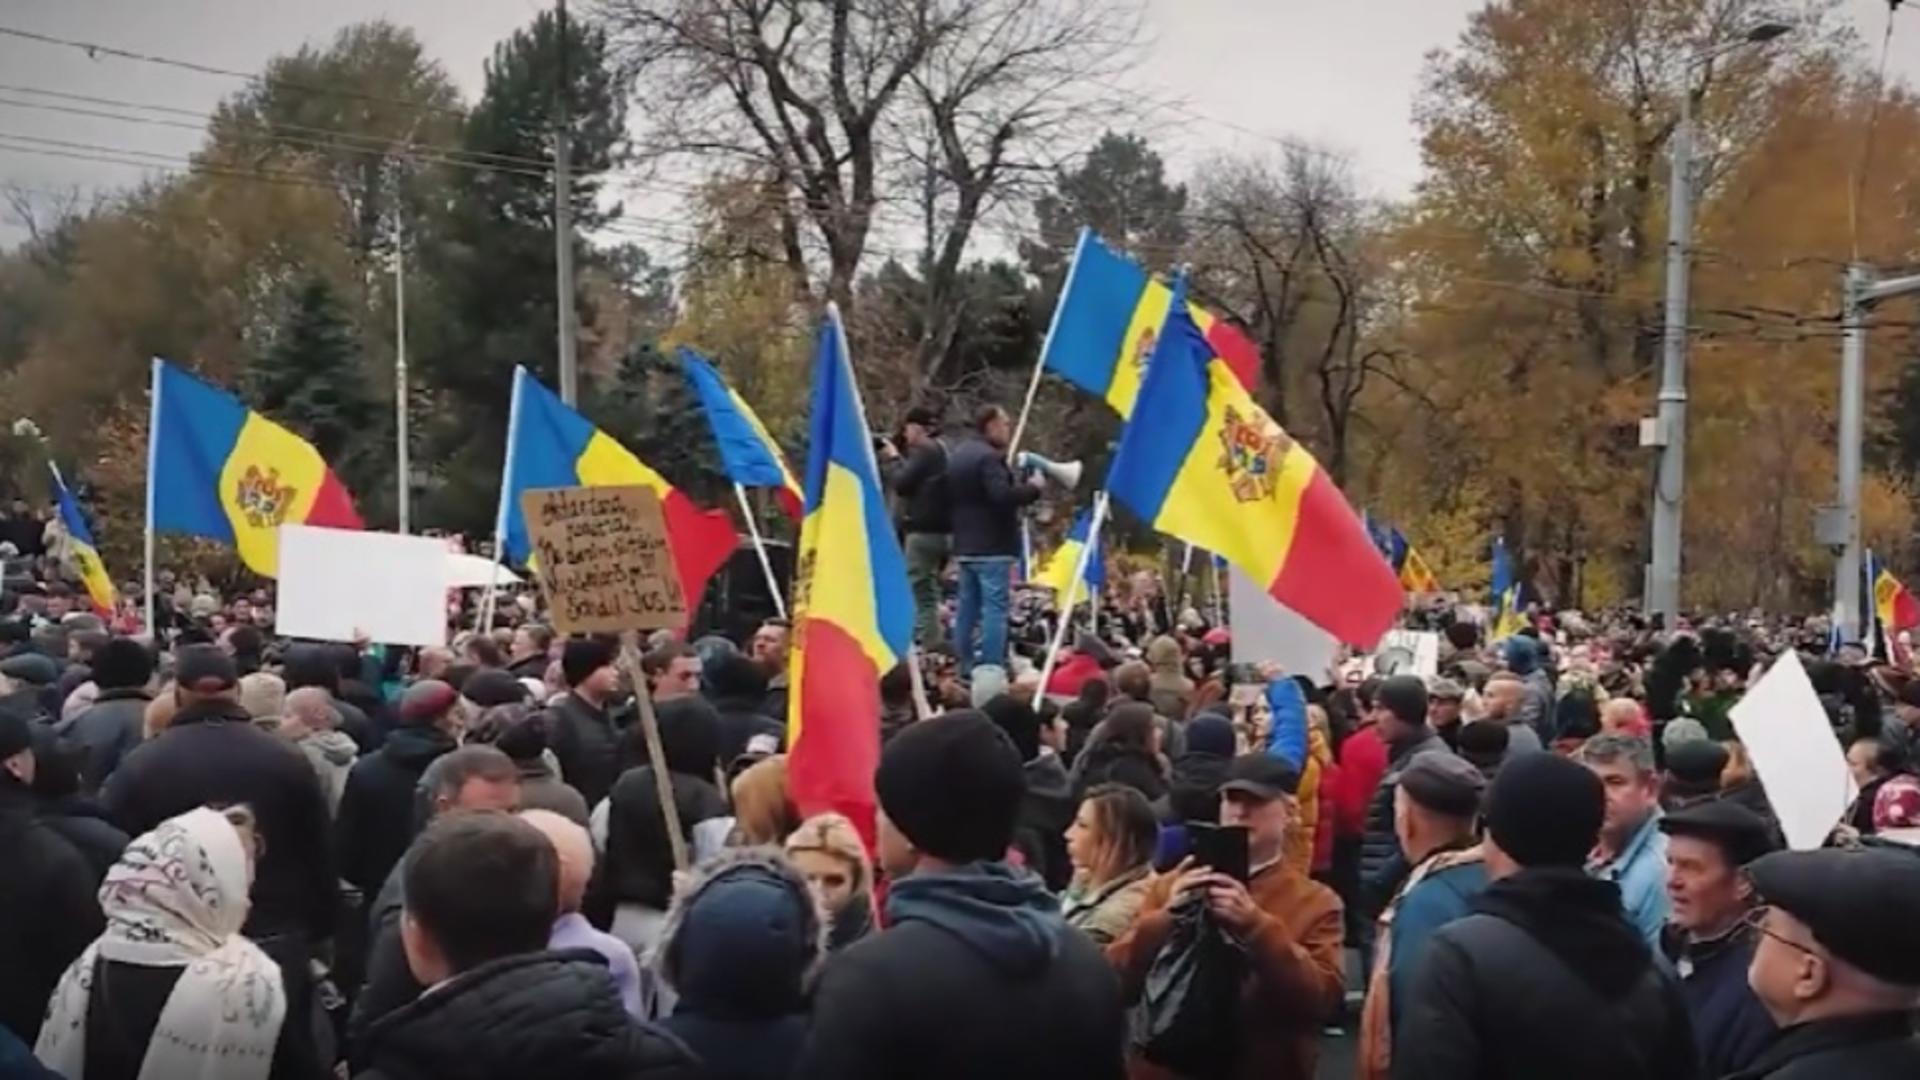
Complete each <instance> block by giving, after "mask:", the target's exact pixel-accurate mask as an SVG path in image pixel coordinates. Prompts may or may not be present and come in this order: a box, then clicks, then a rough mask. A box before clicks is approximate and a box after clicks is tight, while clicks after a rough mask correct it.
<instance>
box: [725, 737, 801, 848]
mask: <svg viewBox="0 0 1920 1080" xmlns="http://www.w3.org/2000/svg"><path fill="white" fill-rule="evenodd" d="M729 794H731V795H732V796H733V831H734V839H733V841H732V843H734V844H735V845H736V846H739V847H762V846H765V845H768V844H778V843H780V842H781V841H782V840H784V839H785V838H786V836H787V835H788V834H789V833H791V832H793V830H795V829H797V828H799V827H800V811H799V810H798V809H796V808H795V807H794V805H793V796H792V793H791V792H790V791H789V790H788V787H787V758H786V755H785V754H775V755H773V756H772V757H770V758H766V759H764V760H761V761H756V762H754V763H753V764H752V765H749V766H747V767H746V768H745V769H742V770H741V771H740V775H738V776H736V777H734V778H733V783H732V784H731V785H729Z"/></svg>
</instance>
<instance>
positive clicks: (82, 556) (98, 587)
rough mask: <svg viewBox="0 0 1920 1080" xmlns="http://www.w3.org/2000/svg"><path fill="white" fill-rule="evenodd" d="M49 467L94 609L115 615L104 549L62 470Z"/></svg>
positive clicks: (75, 562)
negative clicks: (68, 486) (102, 557)
mask: <svg viewBox="0 0 1920 1080" xmlns="http://www.w3.org/2000/svg"><path fill="white" fill-rule="evenodd" d="M47 468H49V469H51V470H53V498H54V501H55V502H56V503H58V504H59V508H60V524H61V525H63V526H65V527H66V530H67V543H68V546H69V547H70V549H71V550H72V553H73V565H74V568H75V569H77V570H79V571H80V582H81V584H83V585H85V586H86V587H87V596H88V597H90V598H91V599H92V600H93V607H94V610H95V611H97V612H99V613H100V614H102V615H111V614H113V604H114V600H115V599H116V597H115V594H114V591H113V579H112V578H111V577H108V576H107V566H106V564H105V563H103V562H101V561H100V549H99V548H98V547H96V546H95V545H94V542H93V530H91V529H89V528H87V519H86V518H85V517H84V516H82V515H81V513H80V504H79V502H77V501H76V500H75V499H74V497H73V492H71V491H69V490H67V482H66V481H65V480H63V479H61V477H60V469H59V468H58V467H57V466H55V465H54V463H53V462H51V461H49V462H47Z"/></svg>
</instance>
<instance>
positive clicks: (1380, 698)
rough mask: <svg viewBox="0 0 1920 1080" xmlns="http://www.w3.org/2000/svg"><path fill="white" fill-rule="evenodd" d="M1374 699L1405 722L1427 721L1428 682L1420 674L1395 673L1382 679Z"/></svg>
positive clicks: (1418, 722) (1418, 724)
mask: <svg viewBox="0 0 1920 1080" xmlns="http://www.w3.org/2000/svg"><path fill="white" fill-rule="evenodd" d="M1373 700H1374V701H1375V702H1376V703H1378V704H1379V705H1380V707H1381V708H1384V709H1386V710H1387V711H1388V712H1390V713H1392V714H1393V715H1394V717H1395V718H1397V719H1398V720H1399V721H1400V722H1401V723H1403V724H1410V725H1412V726H1414V727H1419V726H1420V725H1422V724H1425V723H1426V722H1427V684H1426V681H1425V680H1423V679H1422V678H1420V676H1418V675H1394V676H1391V677H1389V678H1386V679H1382V680H1381V681H1380V688H1379V689H1377V690H1375V691H1374V692H1373Z"/></svg>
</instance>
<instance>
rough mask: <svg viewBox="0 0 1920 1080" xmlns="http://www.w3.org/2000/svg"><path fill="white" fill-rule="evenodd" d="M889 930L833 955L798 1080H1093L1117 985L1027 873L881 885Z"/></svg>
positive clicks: (982, 871)
mask: <svg viewBox="0 0 1920 1080" xmlns="http://www.w3.org/2000/svg"><path fill="white" fill-rule="evenodd" d="M887 914H888V917H889V923H890V926H889V928H888V929H887V930H884V931H882V932H880V933H878V934H875V935H873V936H871V937H869V938H866V939H865V940H862V941H860V942H857V943H855V944H854V945H851V946H849V947H848V948H847V949H846V950H845V951H843V952H839V953H836V954H834V956H833V958H832V959H831V960H830V961H829V962H828V963H827V966H826V969H825V971H824V972H823V973H822V975H821V978H820V985H819V989H818V990H817V991H816V993H815V995H814V1024H813V1031H812V1033H811V1035H810V1036H809V1038H808V1042H807V1049H806V1051H805V1053H803V1054H802V1055H801V1058H800V1064H799V1067H798V1068H797V1069H796V1071H795V1072H794V1074H793V1075H794V1076H795V1077H796V1078H803V1080H865V1078H869V1077H900V1078H902V1080H905V1078H908V1077H912V1078H915V1080H947V1078H953V1080H962V1078H965V1080H979V1078H980V1077H991V1078H993V1080H1025V1078H1032V1080H1058V1078H1061V1077H1075V1078H1076V1080H1079V1078H1085V1080H1106V1078H1118V1077H1120V1076H1122V1075H1124V1073H1123V1064H1122V1061H1121V1048H1122V1046H1123V1044H1124V1042H1125V1038H1126V1026H1125V1019H1124V1016H1123V1013H1122V1011H1121V1003H1120V987H1119V983H1118V981H1117V979H1116V978H1115V976H1114V973H1113V971H1112V969H1111V968H1109V967H1108V966H1107V963H1106V960H1105V959H1104V958H1103V957H1102V956H1101V955H1100V952H1099V950H1098V949H1097V948H1095V947H1094V945H1093V944H1092V943H1091V942H1089V941H1088V940H1086V938H1085V937H1084V936H1082V935H1081V934H1080V932H1079V931H1077V930H1074V929H1073V928H1072V927H1070V926H1068V925H1067V924H1066V921H1065V920H1063V919H1062V918H1061V917H1060V912H1059V908H1058V907H1057V905H1056V904H1055V902H1054V899H1053V897H1052V896H1050V895H1048V893H1047V891H1046V889H1045V888H1044V887H1042V885H1041V883H1040V880H1039V879H1038V878H1036V877H1034V876H1033V875H1031V874H1027V873H1024V872H1022V871H1018V870H1015V869H1013V868H1011V867H1009V866H1007V865H1005V864H1004V863H973V864H969V865H967V866H963V867H957V868H955V869H953V870H951V871H947V872H939V873H936V872H921V873H916V874H912V875H910V876H907V877H904V878H901V879H899V880H897V881H896V882H894V884H893V888H892V890H891V892H890V894H889V896H888V898H887Z"/></svg>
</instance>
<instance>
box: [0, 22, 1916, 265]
mask: <svg viewBox="0 0 1920 1080" xmlns="http://www.w3.org/2000/svg"><path fill="white" fill-rule="evenodd" d="M1036 2H1041V3H1044V2H1047V0H1036ZM1147 5H1148V28H1147V29H1148V34H1149V35H1150V39H1151V43H1150V46H1149V48H1148V49H1147V50H1146V57H1145V60H1144V62H1143V64H1142V66H1141V68H1140V70H1139V72H1138V76H1137V78H1138V79H1139V82H1140V84H1141V86H1143V87H1144V88H1146V89H1147V90H1148V91H1149V92H1150V93H1151V94H1153V95H1154V96H1155V97H1156V98H1159V99H1178V100H1180V101H1182V102H1183V103H1184V106H1183V111H1182V112H1181V113H1162V114H1161V115H1159V117H1158V119H1159V120H1160V121H1161V125H1162V126H1160V127H1159V128H1158V129H1157V130H1156V132H1155V139H1156V142H1158V143H1159V144H1160V145H1161V146H1163V147H1164V148H1165V149H1167V150H1168V152H1169V153H1170V155H1171V156H1172V157H1173V158H1174V161H1175V167H1176V170H1177V171H1179V172H1182V173H1184V172H1185V171H1186V170H1187V169H1188V168H1190V167H1191V166H1192V164H1193V163H1194V162H1196V161H1198V160H1200V159H1202V158H1204V157H1205V156H1206V155H1207V154H1208V153H1210V152H1213V151H1218V150H1226V149H1243V148H1244V149H1271V148H1272V143H1271V142H1270V140H1268V139H1266V138H1263V137H1262V136H1273V137H1275V138H1279V137H1286V138H1299V139H1304V140H1307V141H1310V142H1313V143H1316V144H1318V145H1321V146H1324V147H1326V148H1328V149H1330V150H1337V151H1340V152H1342V153H1344V154H1347V155H1349V156H1350V157H1351V159H1352V161H1353V167H1354V171H1355V174H1356V176H1357V177H1358V178H1359V179H1360V181H1361V183H1362V184H1363V185H1364V186H1365V187H1366V188H1368V189H1370V190H1372V191H1374V192H1376V193H1379V194H1388V195H1391V194H1400V193H1404V192H1405V191H1406V190H1407V188H1408V187H1410V186H1411V184H1412V183H1413V181H1414V180H1415V179H1416V178H1417V176H1418V175H1419V150H1418V147H1417V146H1416V145H1415V142H1414V134H1413V128H1412V124H1411V105H1412V102H1413V98H1414V94H1415V91H1416V89H1417V86H1418V81H1419V75H1420V70H1421V63H1422V58H1423V57H1424V56H1425V54H1426V53H1427V52H1428V51H1429V50H1431V49H1434V48H1437V47H1443V46H1447V45H1450V44H1452V43H1453V42H1454V41H1455V40H1456V38H1457V36H1458V34H1459V32H1460V30H1461V29H1462V27H1463V26H1464V25H1465V22H1466V17H1467V14H1468V13H1469V12H1470V11H1473V10H1475V9H1477V8H1479V7H1481V6H1482V0H1147ZM542 6H544V4H543V3H542V2H541V0H0V27H8V28H14V29H21V30H30V31H35V32H38V33H43V34H50V35H55V36H58V37H64V38H72V39H76V40H84V41H90V42H97V43H100V44H104V45H111V46H115V47H118V48H123V49H129V50H133V51H138V52H143V53H148V54H152V55H156V56H164V57H168V58H172V59H178V60H187V61H193V62H197V63H200V64H204V65H208V66H212V67H218V68H227V69H231V70H236V71H256V70H258V69H259V68H260V67H261V66H262V65H263V64H264V63H265V62H266V60H267V59H268V58H269V57H271V56H273V55H275V54H277V53H283V52H290V51H292V50H294V49H296V48H298V47H299V46H300V45H301V44H302V43H305V42H324V41H325V40H326V39H327V38H328V37H330V36H331V35H332V34H333V32H334V31H336V30H338V29H339V28H341V27H343V26H346V25H348V24H350V23H354V22H358V21H361V20H365V19H372V18H377V17H385V18H388V19H390V20H392V21H394V22H397V23H401V24H404V25H408V26H411V27H412V28H413V29H414V30H415V32H416V33H418V34H419V35H420V37H421V39H422V40H423V41H424V42H425V43H426V46H427V49H428V51H429V52H430V53H431V54H432V55H433V56H434V57H435V58H437V59H438V60H439V61H440V62H441V63H442V64H444V65H445V66H446V68H447V70H448V71H449V72H450V73H451V74H452V76H453V77H454V79H455V80H456V81H457V82H458V83H459V84H460V86H461V87H462V89H463V90H464V91H465V92H466V93H467V95H468V97H469V98H471V97H473V96H475V95H477V93H478V92H479V89H480V84H481V65H482V62H483V61H484V60H485V58H486V57H487V55H488V53H489V52H490V51H491V49H492V48H493V46H494V44H495V43H496V42H497V41H499V40H500V39H501V38H503V37H505V36H506V35H507V34H509V33H511V32H512V31H513V30H514V29H515V28H516V27H518V26H521V25H523V24H525V23H526V22H527V21H528V20H529V19H531V18H532V16H533V14H534V13H535V12H536V11H537V10H538V9H539V8H540V7H542ZM1844 6H1845V8H1846V10H1847V11H1848V13H1849V14H1850V15H1851V16H1852V17H1853V18H1854V19H1855V20H1856V21H1857V23H1858V25H1859V26H1860V28H1861V31H1862V33H1861V36H1862V38H1863V39H1865V40H1867V41H1870V42H1872V43H1873V45H1874V46H1875V47H1876V48H1877V45H1878V42H1879V39H1880V33H1881V29H1882V26H1883V20H1884V18H1885V13H1886V10H1887V4H1886V0H1845V3H1844ZM1900 23H1901V24H1902V25H1899V26H1897V28H1896V32H1895V35H1894V44H1893V54H1892V62H1891V64H1890V68H1891V71H1892V73H1893V74H1894V76H1895V77H1898V78H1902V79H1905V80H1906V81H1908V82H1909V83H1914V82H1920V11H1913V10H1904V11H1902V13H1901V16H1900ZM242 85H243V84H242V83H241V82H240V80H237V79H233V78H227V77H222V76H215V75H205V74H199V73H195V72H190V71H183V70H180V69H177V68H170V67H164V66H160V65H156V64H147V63H139V62H134V61H129V60H124V59H118V58H112V57H105V56H101V57H97V58H89V57H88V56H87V55H86V54H85V53H82V52H80V51H78V50H76V49H71V48H60V47H55V46H50V45H44V44H40V43H36V42H29V41H23V40H19V39H16V38H8V37H4V36H0V86H4V87H7V88H8V89H0V139H3V138H4V137H5V135H15V136H18V135H27V136H33V137H35V138H40V139H58V140H65V141H67V142H70V143H86V144H93V145H97V146H104V147H111V148H115V149H117V150H120V151H123V152H124V151H126V150H138V151H146V152H149V153H155V154H162V155H168V156H179V155H184V154H186V153H188V152H190V151H191V150H192V149H193V148H194V147H195V146H196V145H197V143H198V141H199V136H198V135H197V134H196V133H195V132H193V131H190V130H183V129H180V128H174V127H163V126H150V125H139V124H131V123H126V122H123V121H115V120H106V119H93V118H87V117H79V116H73V115H65V114H60V113H55V112H49V111H45V110H36V109H30V108H20V107H18V106H16V105H12V104H6V102H10V101H33V100H41V101H44V100H46V99H44V98H41V99H35V98H32V97H29V96H28V95H25V94H22V93H20V92H19V89H18V88H28V89H39V90H55V91H61V92H64V93H72V94H85V95H91V96H96V97H103V98H114V99H120V100H126V101H138V102H142V103H146V104H150V105H162V106H170V107H177V108H182V109H191V110H195V111H198V112H205V111H207V110H209V109H211V108H212V107H213V105H214V104H215V103H216V102H218V101H219V100H220V98H222V97H223V96H225V95H227V94H230V93H232V92H234V91H235V90H237V89H239V88H240V87H241V86H242ZM69 104H71V103H69ZM83 107H84V106H83ZM118 111H125V110H118ZM1199 117H1204V118H1205V119H1200V118H1199ZM171 118H172V119H176V120H177V119H180V117H178V116H173V117H171ZM1255 133H1258V134H1255ZM13 145H18V144H13ZM42 145H43V148H45V149H61V148H59V147H50V146H44V144H42ZM68 149H71V150H72V151H73V152H75V153H81V154H97V153H98V151H93V150H84V149H79V148H68ZM141 175H142V170H141V169H139V168H132V167H128V166H125V165H117V164H104V163H99V162H89V161H80V160H72V159H67V158H60V157H53V156H46V155H41V154H34V153H26V152H22V151H21V150H19V149H9V148H8V147H7V145H4V144H0V180H4V181H11V182H13V183H16V184H19V185H22V186H25V187H27V188H30V189H36V190H39V191H43V192H57V191H63V190H66V189H69V188H72V187H79V188H82V189H112V188H115V187H120V186H124V185H126V184H128V183H131V182H133V181H135V180H137V179H139V178H140V176H141ZM20 235H21V233H20V232H19V230H18V229H17V227H15V226H13V225H12V224H10V223H0V245H4V244H9V243H12V242H14V241H16V240H18V239H19V238H20Z"/></svg>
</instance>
